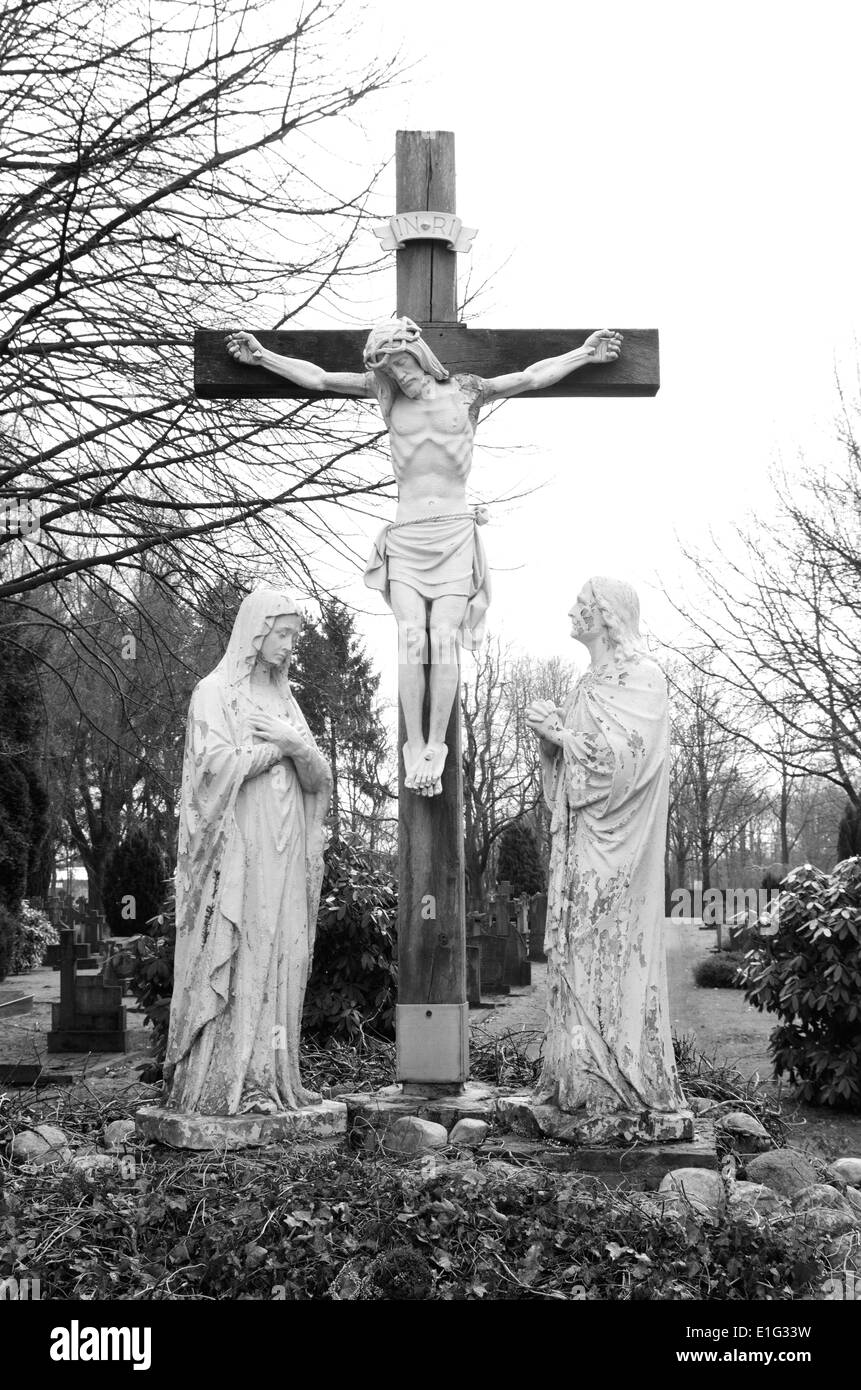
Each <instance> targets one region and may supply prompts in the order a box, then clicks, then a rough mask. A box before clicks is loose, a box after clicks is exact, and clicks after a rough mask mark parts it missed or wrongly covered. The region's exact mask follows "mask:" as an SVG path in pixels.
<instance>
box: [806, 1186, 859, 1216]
mask: <svg viewBox="0 0 861 1390" xmlns="http://www.w3.org/2000/svg"><path fill="white" fill-rule="evenodd" d="M792 1205H793V1206H794V1208H795V1210H796V1211H799V1212H800V1211H809V1210H810V1209H811V1207H831V1208H833V1209H834V1210H835V1211H842V1212H845V1213H847V1214H848V1215H850V1216H851V1215H852V1213H853V1208H852V1206H851V1204H850V1203H849V1202H848V1201H847V1200H846V1198H845V1197H844V1195H843V1193H842V1192H840V1191H839V1190H838V1188H836V1187H832V1186H831V1184H830V1183H827V1182H814V1183H811V1185H810V1187H805V1188H803V1189H802V1190H801V1192H796V1194H795V1196H794V1197H793V1198H792Z"/></svg>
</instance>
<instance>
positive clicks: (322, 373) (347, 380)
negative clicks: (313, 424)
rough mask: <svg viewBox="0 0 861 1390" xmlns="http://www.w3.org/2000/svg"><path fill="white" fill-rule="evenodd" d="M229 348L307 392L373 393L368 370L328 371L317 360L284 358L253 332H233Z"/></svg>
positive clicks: (235, 355) (237, 358)
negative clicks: (366, 371) (263, 344)
mask: <svg viewBox="0 0 861 1390" xmlns="http://www.w3.org/2000/svg"><path fill="white" fill-rule="evenodd" d="M227 351H228V352H229V353H230V355H231V357H233V358H234V359H235V361H237V362H242V363H243V365H244V366H246V367H265V368H266V370H267V372H274V373H275V375H276V376H283V377H286V378H287V380H288V381H292V382H293V383H294V384H295V385H296V386H302V387H304V388H305V389H306V390H308V391H340V392H342V393H343V394H344V395H345V396H372V395H373V394H374V393H373V390H372V387H371V385H370V382H369V380H368V375H367V374H366V373H365V372H327V371H326V370H325V369H324V368H323V367H318V366H317V365H316V363H314V362H303V360H302V358H301V357H282V356H280V354H279V353H277V352H270V351H269V349H268V348H265V347H262V346H261V344H260V343H258V341H257V339H256V338H255V337H254V335H253V334H251V333H231V335H230V337H229V338H228V339H227Z"/></svg>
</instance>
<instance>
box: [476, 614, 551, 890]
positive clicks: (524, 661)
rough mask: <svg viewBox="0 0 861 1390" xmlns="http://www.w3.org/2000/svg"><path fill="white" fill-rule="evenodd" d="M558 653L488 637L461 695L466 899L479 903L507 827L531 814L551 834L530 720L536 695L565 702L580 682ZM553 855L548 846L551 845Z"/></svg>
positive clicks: (540, 829)
mask: <svg viewBox="0 0 861 1390" xmlns="http://www.w3.org/2000/svg"><path fill="white" fill-rule="evenodd" d="M574 679H575V676H574V673H573V671H572V668H571V667H568V666H566V664H565V663H564V662H562V661H559V660H558V659H556V658H554V659H551V660H549V661H541V660H537V659H536V658H534V657H531V656H527V655H517V654H515V653H514V652H513V651H512V649H511V647H510V646H508V647H506V646H503V644H502V642H501V641H500V639H499V637H497V636H495V635H491V636H489V637H488V639H487V641H486V642H485V644H484V646H483V647H482V649H481V652H480V653H479V654H478V656H477V658H476V661H475V666H474V671H473V672H472V673H470V672H469V669H467V673H466V677H465V679H464V683H463V689H462V693H461V711H462V714H463V729H464V742H463V799H464V813H465V859H466V883H467V901H468V903H469V904H470V906H471V907H473V908H477V907H478V906H479V904H480V903H481V902H482V900H483V898H484V896H485V892H486V889H487V875H488V870H489V869H490V867H491V864H492V861H493V854H494V850H495V848H496V846H497V842H498V840H499V838H500V837H501V835H502V832H503V831H504V830H505V828H506V826H507V825H510V824H511V823H512V822H513V821H518V820H523V819H528V820H530V821H531V822H532V823H533V824H534V826H535V828H536V829H537V830H539V832H540V833H541V835H542V836H543V839H544V841H545V846H546V840H547V828H548V827H547V822H546V818H545V815H544V803H543V797H542V791H541V777H540V770H539V763H538V745H537V742H536V740H535V738H534V737H533V735H532V734H531V732H530V731H529V727H528V725H527V722H526V715H525V712H526V707H527V705H528V704H529V703H530V702H531V701H532V700H535V699H539V698H540V699H547V700H554V701H555V702H556V703H557V704H560V705H561V704H562V703H563V701H564V699H565V697H566V695H567V694H568V693H569V691H570V688H571V686H572V685H573V683H574ZM545 853H546V848H545Z"/></svg>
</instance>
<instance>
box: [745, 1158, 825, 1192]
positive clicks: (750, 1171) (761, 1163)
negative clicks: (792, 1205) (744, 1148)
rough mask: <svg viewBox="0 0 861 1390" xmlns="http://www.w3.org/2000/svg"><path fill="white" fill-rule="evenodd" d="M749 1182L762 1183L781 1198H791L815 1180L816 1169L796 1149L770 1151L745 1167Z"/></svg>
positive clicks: (752, 1160)
mask: <svg viewBox="0 0 861 1390" xmlns="http://www.w3.org/2000/svg"><path fill="white" fill-rule="evenodd" d="M745 1167H746V1169H747V1176H748V1180H749V1181H750V1182H758V1183H764V1184H765V1186H766V1187H770V1188H773V1190H774V1191H775V1192H779V1193H780V1195H781V1197H793V1196H794V1195H795V1193H796V1192H801V1191H803V1190H804V1188H805V1187H810V1186H811V1185H812V1184H813V1183H815V1182H816V1180H817V1174H816V1169H815V1168H814V1167H813V1164H812V1163H811V1162H810V1160H809V1159H808V1158H805V1156H804V1154H803V1153H799V1152H798V1150H797V1149H772V1150H771V1151H770V1153H764V1154H757V1155H756V1157H755V1158H752V1159H751V1160H750V1162H749V1163H747V1164H746V1165H745Z"/></svg>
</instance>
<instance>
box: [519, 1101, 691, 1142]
mask: <svg viewBox="0 0 861 1390" xmlns="http://www.w3.org/2000/svg"><path fill="white" fill-rule="evenodd" d="M497 1114H498V1116H499V1119H500V1121H501V1122H502V1123H503V1124H504V1125H505V1126H506V1128H508V1129H512V1130H514V1131H515V1133H517V1134H523V1135H526V1136H527V1137H534V1138H537V1137H538V1136H539V1135H544V1136H545V1138H548V1139H555V1140H557V1141H558V1142H559V1143H561V1144H577V1145H580V1146H585V1145H591V1144H634V1143H645V1144H666V1143H682V1142H689V1141H690V1140H692V1139H693V1137H694V1117H693V1114H692V1113H691V1111H690V1110H679V1111H677V1112H676V1113H675V1114H659V1113H657V1112H655V1111H642V1112H640V1113H637V1114H634V1113H632V1114H617V1115H587V1114H586V1112H585V1111H583V1112H579V1111H574V1112H572V1113H568V1112H566V1111H564V1110H560V1109H559V1108H558V1107H557V1106H555V1105H542V1104H541V1103H540V1102H539V1101H536V1100H534V1099H533V1097H532V1096H531V1095H528V1094H526V1095H519V1096H500V1098H499V1101H498V1102H497Z"/></svg>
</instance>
